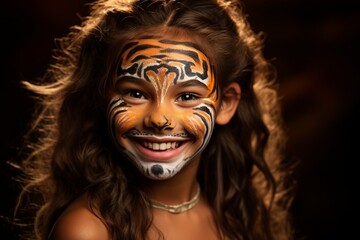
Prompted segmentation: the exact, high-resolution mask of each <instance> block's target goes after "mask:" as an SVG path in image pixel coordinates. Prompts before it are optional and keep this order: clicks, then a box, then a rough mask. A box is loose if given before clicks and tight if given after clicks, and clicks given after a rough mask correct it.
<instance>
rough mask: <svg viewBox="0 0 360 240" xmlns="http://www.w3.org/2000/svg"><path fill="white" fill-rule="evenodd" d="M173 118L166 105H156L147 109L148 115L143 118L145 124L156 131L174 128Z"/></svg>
mask: <svg viewBox="0 0 360 240" xmlns="http://www.w3.org/2000/svg"><path fill="white" fill-rule="evenodd" d="M172 119H173V118H172V117H171V116H170V112H169V111H166V107H164V106H157V107H156V108H155V109H149V113H148V116H147V117H146V118H145V122H144V123H145V126H146V127H150V128H154V129H156V130H158V131H163V130H167V129H173V128H174V122H173V120H172Z"/></svg>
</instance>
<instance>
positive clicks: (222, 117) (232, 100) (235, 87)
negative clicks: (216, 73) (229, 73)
mask: <svg viewBox="0 0 360 240" xmlns="http://www.w3.org/2000/svg"><path fill="white" fill-rule="evenodd" d="M240 94H241V89H240V85H239V84H238V83H236V82H232V83H231V84H229V85H228V86H227V87H225V89H224V91H223V95H222V102H221V106H220V109H219V110H218V112H217V116H216V120H215V122H216V123H217V124H220V125H225V124H227V123H228V122H229V121H230V119H231V118H232V117H233V116H234V114H235V112H236V109H237V106H238V104H239V100H240Z"/></svg>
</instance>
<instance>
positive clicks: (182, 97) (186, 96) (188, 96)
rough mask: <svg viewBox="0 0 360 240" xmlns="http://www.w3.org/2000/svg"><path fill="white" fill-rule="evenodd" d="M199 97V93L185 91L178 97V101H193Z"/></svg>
mask: <svg viewBox="0 0 360 240" xmlns="http://www.w3.org/2000/svg"><path fill="white" fill-rule="evenodd" d="M199 98H200V97H199V96H198V95H196V94H193V93H183V94H181V95H180V96H179V97H177V99H176V101H177V102H185V101H193V100H197V99H199Z"/></svg>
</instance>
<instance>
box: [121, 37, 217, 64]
mask: <svg viewBox="0 0 360 240" xmlns="http://www.w3.org/2000/svg"><path fill="white" fill-rule="evenodd" d="M139 55H144V56H148V57H153V58H158V59H162V58H166V57H169V56H171V57H176V58H186V59H188V58H192V59H193V61H195V62H196V63H199V62H201V61H207V62H210V61H209V58H208V57H207V56H206V54H205V53H204V52H203V51H201V49H200V48H199V46H198V45H197V44H196V43H195V42H193V41H191V39H184V38H182V39H177V38H175V39H174V38H166V37H164V38H159V37H152V38H150V37H148V38H140V39H133V40H129V41H127V42H126V43H125V45H124V47H123V48H122V50H121V53H120V57H121V58H122V60H123V61H124V60H125V61H128V60H130V59H132V58H134V57H138V58H136V59H135V60H139V59H140V58H139ZM133 60H134V59H133Z"/></svg>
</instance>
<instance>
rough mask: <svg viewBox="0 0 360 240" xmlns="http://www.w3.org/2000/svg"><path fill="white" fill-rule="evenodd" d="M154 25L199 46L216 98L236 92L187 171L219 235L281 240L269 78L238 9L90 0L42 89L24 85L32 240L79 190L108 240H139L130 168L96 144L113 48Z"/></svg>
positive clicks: (171, 0)
mask: <svg viewBox="0 0 360 240" xmlns="http://www.w3.org/2000/svg"><path fill="white" fill-rule="evenodd" d="M154 28H165V29H166V28H177V29H182V30H183V31H185V32H186V33H188V34H193V35H196V36H197V37H199V38H200V39H204V41H206V43H207V45H208V46H210V47H208V48H204V52H205V53H207V54H208V55H209V56H210V59H211V61H212V62H213V63H214V65H215V69H216V79H217V81H218V84H219V86H220V90H221V89H222V88H223V87H224V86H226V85H228V84H229V83H231V82H234V81H236V82H238V83H239V84H240V86H241V100H240V103H239V106H238V109H237V113H236V114H235V116H234V117H233V118H232V120H231V122H230V123H229V124H227V125H225V126H218V125H216V127H215V129H214V133H213V136H212V139H211V141H210V143H209V145H208V147H207V148H206V149H205V151H204V153H203V154H202V159H201V165H200V168H199V173H198V180H199V182H200V184H201V187H202V190H203V192H204V195H205V196H206V198H207V201H208V202H209V204H210V206H211V207H212V208H213V210H214V214H215V218H216V221H217V224H218V227H219V229H220V230H221V232H222V233H223V234H224V235H225V236H227V237H228V238H229V239H262V240H263V239H276V240H282V239H291V226H290V224H289V219H288V217H289V215H288V208H289V206H290V203H291V194H290V191H289V190H290V189H287V185H286V183H287V182H286V180H287V174H288V173H289V172H288V171H287V170H288V169H286V168H285V166H284V165H283V164H282V160H283V150H284V145H285V140H286V139H285V136H284V131H283V128H282V122H281V114H280V106H279V102H278V95H277V90H276V82H275V81H274V76H275V74H274V70H273V69H272V66H271V65H270V64H269V63H268V62H267V61H266V60H265V59H264V57H263V55H262V41H261V39H260V37H259V36H257V35H256V34H254V32H253V31H252V30H251V28H250V26H249V24H248V22H247V21H246V19H245V16H244V14H243V13H242V10H241V6H240V5H239V4H238V3H237V1H226V0H217V1H216V0H196V1H191V0H184V1H177V0H162V1H160V0H153V1H151V0H141V1H130V0H129V1H125V0H124V1H121V0H99V1H97V2H96V3H94V4H93V5H92V11H91V14H90V16H89V17H87V18H85V19H84V21H83V23H82V25H81V26H76V27H73V28H72V30H71V32H70V33H69V35H68V36H66V37H64V38H63V39H61V41H60V42H59V43H60V45H59V49H58V50H57V51H56V52H55V54H54V64H53V65H51V66H50V67H49V69H48V71H47V73H46V74H45V76H44V83H43V84H39V85H36V84H30V83H25V84H26V87H27V88H28V89H30V90H32V91H34V92H36V93H38V94H40V95H41V96H42V98H41V99H42V101H41V104H42V111H41V113H40V114H39V116H38V118H37V119H36V121H35V125H34V126H35V127H34V129H35V130H36V131H35V132H36V134H37V135H35V136H36V138H37V139H38V142H37V143H36V144H35V143H32V144H31V149H33V151H32V152H31V154H30V155H29V156H28V158H27V160H26V161H24V172H25V173H26V174H27V176H28V179H29V182H28V184H27V185H26V187H25V189H24V193H26V192H27V191H30V190H32V189H35V190H37V191H38V192H39V193H40V194H41V196H42V197H43V198H42V199H43V200H42V201H40V202H39V206H40V207H39V210H38V212H37V216H36V222H35V233H36V236H37V238H38V239H47V237H48V234H49V232H50V230H51V228H52V226H53V224H54V223H55V221H56V219H57V218H58V216H59V215H60V214H61V212H62V211H63V210H64V209H65V208H66V206H67V205H68V204H70V203H71V201H73V200H74V199H75V198H76V197H78V196H79V195H80V194H82V193H85V192H86V193H87V194H88V196H89V204H90V206H92V207H94V209H96V211H95V210H94V211H95V212H97V213H98V214H99V215H100V216H101V219H103V221H104V223H105V225H106V226H107V228H108V230H109V232H110V235H111V236H112V239H145V238H146V234H147V231H148V229H149V227H150V226H151V221H152V216H151V213H150V211H149V209H148V206H147V201H148V200H147V197H146V195H145V194H144V193H142V192H141V190H140V188H138V187H137V186H139V184H140V182H139V180H138V179H139V177H138V173H137V171H136V170H135V169H133V167H132V165H131V164H129V163H128V162H127V161H121V160H118V159H121V158H123V156H122V155H121V154H120V153H119V152H117V151H116V150H115V149H114V148H113V146H112V144H111V141H110V140H109V137H108V136H107V126H106V120H105V114H104V104H105V102H104V101H105V100H104V99H105V97H104V94H105V91H104V90H105V87H106V85H107V83H108V79H109V78H110V76H112V74H114V71H115V67H116V60H117V54H119V49H120V46H121V44H122V43H123V41H124V39H126V38H129V37H131V36H132V35H134V34H139V33H140V32H146V31H147V30H148V31H150V29H154ZM209 48H210V49H211V52H210V51H209ZM220 92H221V91H220Z"/></svg>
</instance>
